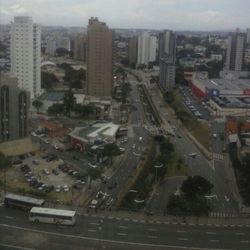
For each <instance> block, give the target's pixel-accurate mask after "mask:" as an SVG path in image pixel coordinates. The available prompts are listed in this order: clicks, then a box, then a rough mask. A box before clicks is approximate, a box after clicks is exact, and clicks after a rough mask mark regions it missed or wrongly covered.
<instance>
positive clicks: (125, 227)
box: [119, 226, 128, 229]
mask: <svg viewBox="0 0 250 250" xmlns="http://www.w3.org/2000/svg"><path fill="white" fill-rule="evenodd" d="M119 228H124V229H128V227H127V226H119Z"/></svg>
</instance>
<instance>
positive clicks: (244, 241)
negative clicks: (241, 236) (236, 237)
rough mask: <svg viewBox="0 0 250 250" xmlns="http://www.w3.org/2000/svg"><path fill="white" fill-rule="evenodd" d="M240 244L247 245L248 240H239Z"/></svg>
mask: <svg viewBox="0 0 250 250" xmlns="http://www.w3.org/2000/svg"><path fill="white" fill-rule="evenodd" d="M240 243H249V241H248V240H241V241H240Z"/></svg>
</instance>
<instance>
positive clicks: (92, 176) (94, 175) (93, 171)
mask: <svg viewBox="0 0 250 250" xmlns="http://www.w3.org/2000/svg"><path fill="white" fill-rule="evenodd" d="M101 174H102V171H101V170H100V169H99V168H92V167H90V168H89V169H88V175H89V187H91V183H92V181H93V180H97V179H99V178H100V177H101Z"/></svg>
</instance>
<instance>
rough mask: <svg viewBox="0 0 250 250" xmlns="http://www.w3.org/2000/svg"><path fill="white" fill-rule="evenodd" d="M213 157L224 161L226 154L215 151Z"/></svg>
mask: <svg viewBox="0 0 250 250" xmlns="http://www.w3.org/2000/svg"><path fill="white" fill-rule="evenodd" d="M213 159H214V160H217V161H223V160H224V156H223V154H218V153H213Z"/></svg>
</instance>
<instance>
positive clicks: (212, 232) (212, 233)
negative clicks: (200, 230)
mask: <svg viewBox="0 0 250 250" xmlns="http://www.w3.org/2000/svg"><path fill="white" fill-rule="evenodd" d="M206 234H216V232H206Z"/></svg>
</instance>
